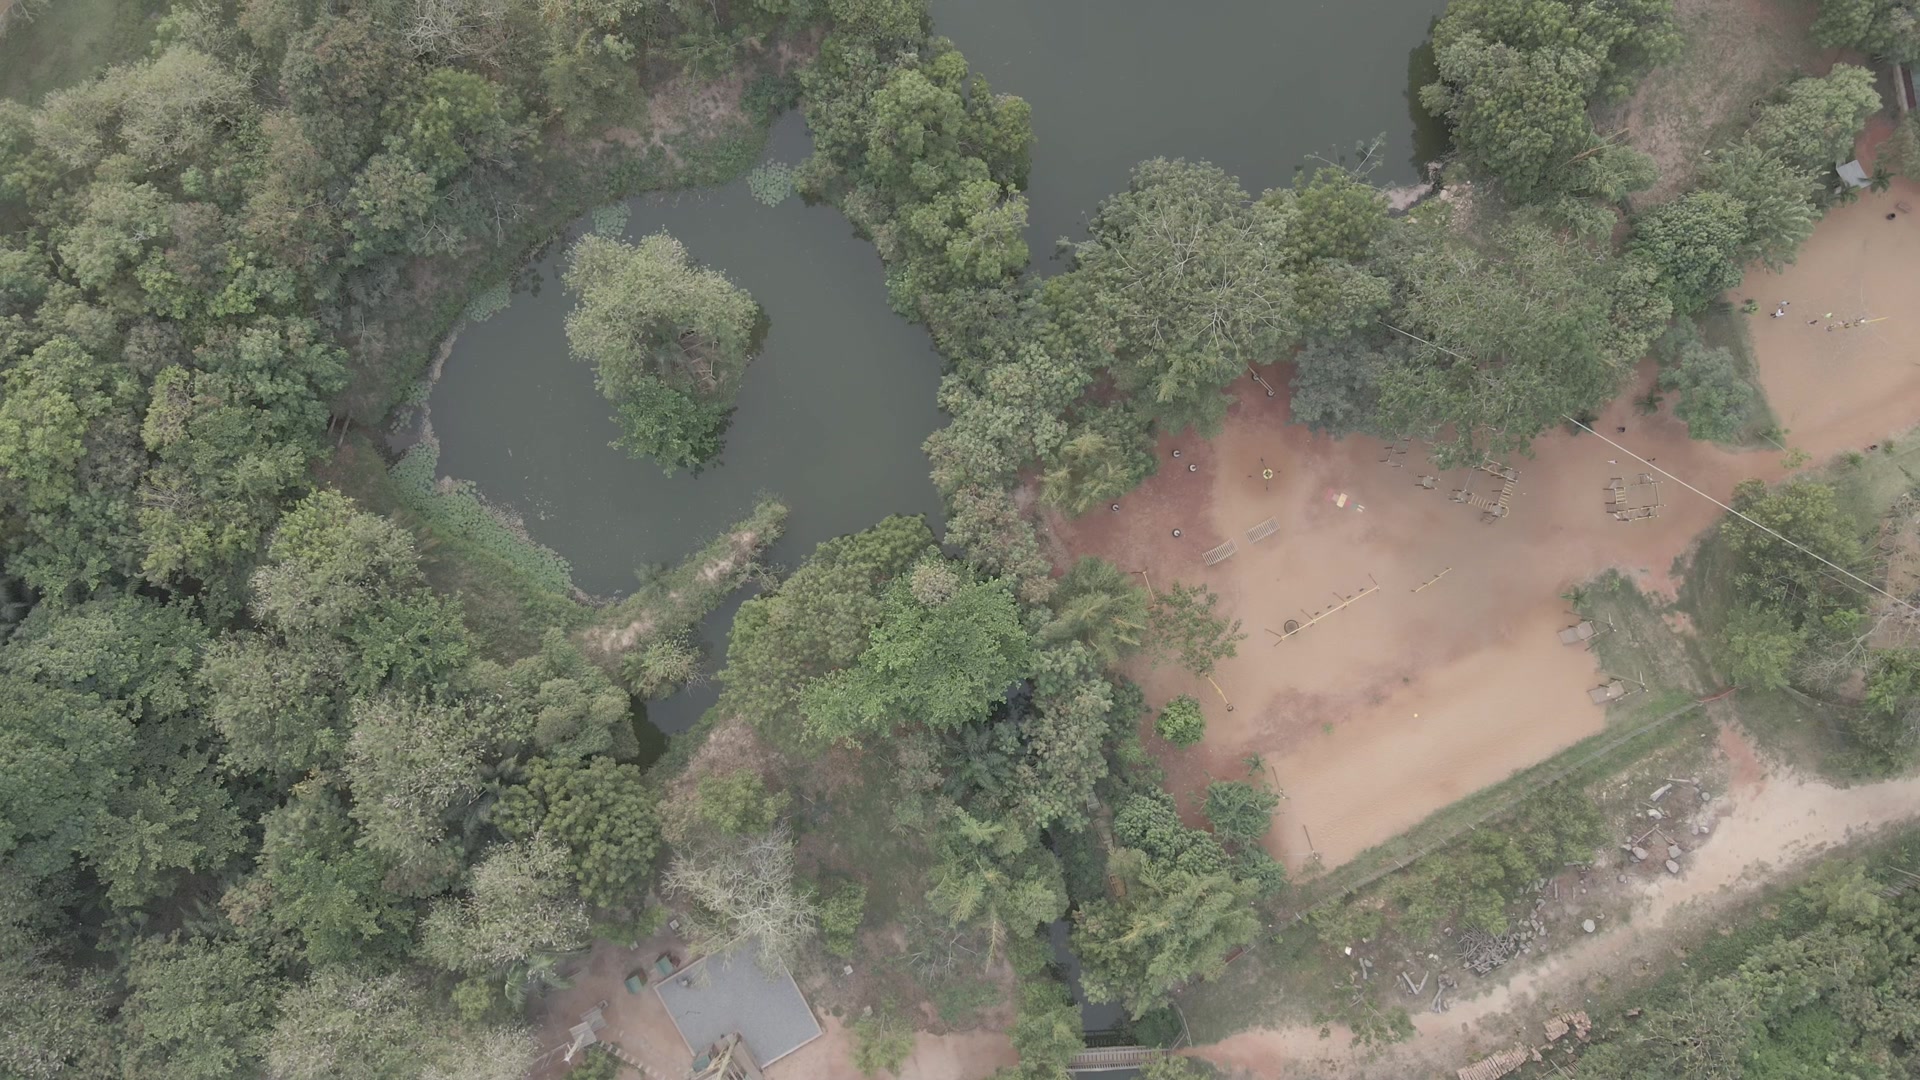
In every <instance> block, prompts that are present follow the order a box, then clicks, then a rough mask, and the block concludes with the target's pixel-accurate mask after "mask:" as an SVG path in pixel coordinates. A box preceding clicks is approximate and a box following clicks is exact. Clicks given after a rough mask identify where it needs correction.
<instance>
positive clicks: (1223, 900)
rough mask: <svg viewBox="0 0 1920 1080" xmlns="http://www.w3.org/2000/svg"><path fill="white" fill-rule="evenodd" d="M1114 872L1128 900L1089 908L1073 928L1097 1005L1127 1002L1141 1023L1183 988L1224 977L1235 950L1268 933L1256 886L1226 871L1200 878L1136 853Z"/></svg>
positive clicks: (1115, 861)
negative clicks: (1257, 902)
mask: <svg viewBox="0 0 1920 1080" xmlns="http://www.w3.org/2000/svg"><path fill="white" fill-rule="evenodd" d="M1107 869H1108V872H1109V873H1110V874H1112V875H1113V876H1114V877H1116V878H1119V879H1120V880H1121V881H1122V882H1123V883H1124V884H1125V886H1126V891H1125V894H1124V895H1123V896H1122V897H1121V898H1119V899H1112V898H1108V899H1101V900H1096V901H1094V902H1093V903H1090V904H1088V905H1086V906H1085V907H1083V908H1081V909H1080V912H1079V914H1078V916H1077V917H1076V920H1075V925H1074V930H1073V946H1074V951H1075V952H1076V953H1078V954H1079V956H1080V959H1081V962H1082V964H1083V965H1084V967H1083V968H1082V970H1081V976H1080V980H1081V986H1082V987H1083V988H1084V990H1085V991H1086V995H1087V997H1088V998H1089V999H1091V1000H1093V1001H1117V1002H1121V1003H1123V1004H1125V1005H1126V1007H1127V1010H1128V1012H1130V1013H1131V1014H1132V1015H1134V1016H1136V1017H1138V1016H1140V1015H1142V1014H1144V1013H1145V1012H1147V1010H1149V1009H1152V1008H1155V1007H1157V1006H1159V1005H1163V1004H1165V1003H1166V1002H1167V1001H1168V1000H1169V997H1170V995H1171V994H1172V992H1173V990H1174V988H1175V987H1177V986H1179V985H1181V984H1182V983H1186V982H1189V981H1191V980H1193V979H1196V978H1198V979H1210V978H1213V977H1215V976H1217V975H1218V974H1219V973H1220V972H1221V971H1223V970H1225V968H1226V959H1227V953H1228V951H1229V950H1231V949H1234V948H1236V947H1238V946H1241V945H1245V944H1246V943H1248V942H1249V941H1252V940H1253V937H1254V935H1255V934H1257V933H1258V932H1259V930H1260V916H1259V915H1258V914H1257V913H1255V912H1254V910H1253V909H1252V907H1251V906H1250V902H1251V900H1252V899H1253V893H1254V886H1252V885H1250V884H1244V883H1239V882H1236V881H1235V880H1234V879H1233V877H1232V876H1231V875H1229V874H1228V873H1227V872H1226V871H1225V870H1218V871H1214V872H1211V873H1195V872H1193V871H1189V870H1183V869H1180V868H1178V867H1175V866H1172V865H1169V864H1166V863H1163V862H1161V861H1159V860H1157V859H1154V858H1151V857H1150V856H1148V855H1147V854H1146V853H1145V852H1141V851H1135V850H1132V849H1128V848H1120V849H1118V850H1116V851H1115V852H1114V853H1113V855H1112V857H1111V858H1110V859H1109V860H1108V863H1107Z"/></svg>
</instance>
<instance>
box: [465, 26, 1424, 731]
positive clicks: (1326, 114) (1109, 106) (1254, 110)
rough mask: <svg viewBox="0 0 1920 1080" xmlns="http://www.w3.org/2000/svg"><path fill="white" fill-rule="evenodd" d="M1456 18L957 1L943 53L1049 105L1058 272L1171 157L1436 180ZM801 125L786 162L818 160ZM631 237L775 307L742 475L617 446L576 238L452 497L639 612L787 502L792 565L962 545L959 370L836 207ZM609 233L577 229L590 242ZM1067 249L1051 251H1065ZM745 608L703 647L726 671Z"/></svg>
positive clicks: (747, 403)
mask: <svg viewBox="0 0 1920 1080" xmlns="http://www.w3.org/2000/svg"><path fill="white" fill-rule="evenodd" d="M1443 7H1444V0H1345V2H1340V3H1334V2H1324V0H1316V2H1311V3H1284V4H1273V3H1260V2H1256V0H1231V2H1228V0H1202V2H1199V3H1194V4H1182V5H1175V4H1165V3H1160V2H1154V0H1101V2H1100V3H1098V4H1097V5H1096V4H1095V3H1094V2H1093V0H1048V2H1047V3H1044V4H1033V3H1030V2H1029V0H966V2H962V0H935V2H934V5H933V9H934V16H935V29H936V30H937V31H938V32H939V33H942V34H945V35H947V36H949V37H951V38H953V39H954V41H955V42H956V43H957V44H958V45H959V47H960V49H961V50H962V51H963V52H964V53H966V55H967V57H968V59H969V60H970V61H971V62H972V64H973V66H974V69H975V70H976V71H978V72H980V73H981V74H983V75H984V76H986V77H987V78H988V79H989V80H990V81H991V82H992V84H993V86H994V88H995V89H996V90H1001V91H1006V92H1010V93H1016V94H1020V95H1021V96H1023V97H1026V98H1027V99H1028V100H1029V101H1031V102H1032V103H1033V109H1034V117H1033V123H1034V131H1035V135H1036V138H1037V143H1036V145H1035V147H1034V153H1033V177H1032V187H1031V188H1030V190H1029V193H1028V195H1029V200H1030V204H1031V207H1030V209H1031V216H1030V226H1029V230H1028V236H1029V242H1030V243H1031V244H1032V245H1033V251H1034V257H1035V269H1036V270H1037V271H1039V272H1042V273H1045V272H1050V271H1051V270H1052V269H1054V268H1056V267H1057V265H1058V264H1057V263H1053V262H1050V260H1049V257H1050V256H1051V254H1052V252H1053V243H1052V241H1053V238H1056V237H1059V236H1063V235H1074V236H1078V235H1081V234H1082V233H1083V231H1084V230H1083V228H1082V222H1084V220H1085V218H1086V215H1087V213H1088V212H1089V211H1090V210H1091V209H1092V208H1093V206H1094V205H1095V204H1096V203H1097V202H1098V201H1099V200H1100V199H1101V197H1103V196H1105V195H1107V194H1109V193H1110V192H1112V191H1115V190H1117V189H1119V188H1122V187H1124V186H1125V184H1126V182H1127V173H1128V171H1129V169H1131V167H1132V166H1133V164H1134V163H1135V162H1137V161H1139V160H1141V159H1143V158H1147V157H1152V156H1155V155H1166V156H1185V157H1189V158H1206V159H1208V160H1211V161H1214V162H1216V163H1218V164H1220V165H1221V166H1223V167H1224V168H1226V169H1228V170H1229V171H1231V172H1233V173H1235V174H1236V175H1238V176H1240V177H1241V180H1242V182H1243V183H1244V184H1246V185H1247V187H1248V188H1249V189H1250V190H1253V191H1258V190H1260V189H1262V188H1265V187H1271V186H1275V185H1279V184H1284V183H1286V182H1288V181H1289V180H1290V178H1291V177H1292V175H1293V171H1294V166H1295V165H1296V164H1298V163H1300V162H1301V161H1303V160H1304V159H1305V157H1306V155H1308V154H1313V153H1322V154H1325V155H1327V156H1330V157H1331V156H1336V155H1337V153H1338V152H1339V151H1340V150H1341V149H1343V148H1351V147H1352V145H1353V144H1354V143H1355V142H1356V141H1357V140H1363V139H1368V138H1371V137H1372V136H1374V135H1377V134H1381V133H1385V135H1386V142H1385V144H1384V146H1383V150H1382V153H1383V157H1382V163H1381V165H1380V167H1379V168H1378V169H1377V170H1376V171H1375V173H1374V177H1375V179H1376V180H1377V181H1378V182H1382V183H1404V182H1406V181H1408V180H1410V179H1412V178H1413V177H1414V176H1415V175H1416V169H1415V167H1414V164H1413V162H1414V159H1415V156H1416V155H1415V152H1414V141H1415V140H1414V131H1415V125H1414V122H1413V120H1412V119H1411V117H1410V111H1409V103H1408V96H1407V94H1408V92H1407V83H1408V79H1407V71H1408V64H1409V58H1410V57H1411V56H1412V55H1413V54H1414V50H1416V49H1417V48H1418V46H1420V44H1421V43H1422V42H1423V41H1424V40H1425V38H1426V35H1427V31H1428V27H1429V25H1430V23H1431V21H1432V19H1433V17H1434V16H1435V15H1437V14H1438V13H1439V12H1440V11H1441V10H1442V8H1443ZM808 147H809V140H808V137H807V133H806V128H805V125H804V123H803V122H802V120H801V119H800V117H799V116H798V115H789V116H787V117H785V118H783V119H782V120H781V121H780V122H779V123H778V124H776V125H775V127H774V130H773V133H772V136H771V138H770V140H769V145H768V148H767V155H766V156H767V159H768V160H770V161H783V162H787V163H789V164H792V163H797V162H799V161H800V160H801V159H802V158H804V157H805V156H806V154H807V152H808ZM628 205H629V206H630V207H631V209H632V217H631V220H630V221H629V223H628V227H627V235H628V236H629V238H637V237H640V236H643V235H646V234H647V233H650V232H654V231H658V230H660V229H665V230H667V231H668V232H671V233H672V234H673V235H674V236H676V237H678V238H679V239H680V240H681V241H682V242H683V243H685V244H686V246H687V250H688V251H689V252H690V253H691V255H692V257H693V258H694V260H695V261H697V262H699V263H702V264H705V265H708V266H713V267H717V268H719V269H721V270H723V271H725V272H726V273H727V275H728V276H729V277H731V278H733V280H734V281H735V282H737V283H738V284H740V285H741V286H743V287H744V288H746V289H747V290H748V291H749V292H751V293H752V294H753V297H754V299H755V300H757V301H759V303H760V304H761V306H762V307H763V308H764V309H765V310H766V313H767V316H768V318H769V321H770V328H769V331H768V334H767V338H766V342H765V345H764V348H763V350H762V352H761V354H760V356H759V357H758V358H757V359H756V360H754V362H753V363H752V365H751V366H750V367H749V368H748V369H747V374H746V379H745V384H744V386H743V388H742V390H741V393H740V397H739V402H738V410H737V411H736V412H735V413H734V416H733V423H732V426H731V427H730V428H729V429H728V431H727V435H726V447H725V450H724V452H723V453H722V455H721V456H720V457H719V458H718V459H717V460H716V461H714V462H712V463H711V464H710V465H709V466H708V467H707V468H706V469H705V470H704V471H703V472H702V473H700V474H699V475H698V476H694V475H691V474H688V473H686V472H681V473H680V474H678V475H676V476H673V477H667V476H665V475H663V474H662V472H661V470H660V469H659V467H658V466H656V465H654V464H653V463H652V462H651V461H645V460H638V459H634V458H630V457H628V456H627V455H626V454H625V452H623V451H620V450H616V449H614V448H613V447H612V446H610V445H608V444H609V443H610V442H611V441H612V440H613V439H615V438H616V437H618V434H619V431H618V429H617V427H616V426H615V424H614V422H613V417H612V408H611V407H610V406H609V405H608V404H607V403H606V401H605V400H604V399H603V398H602V397H601V396H600V394H599V392H598V391H597V390H596V389H595V388H594V385H593V372H592V370H591V369H590V368H589V367H588V365H586V364H584V363H582V362H580V361H577V360H574V359H573V358H571V357H570V356H569V355H568V352H567V344H566V336H565V334H564V333H563V331H562V320H563V319H564V318H565V316H566V313H567V311H568V310H569V309H570V307H571V306H572V298H571V297H569V296H567V295H566V293H565V291H564V290H563V289H561V287H560V283H559V273H560V270H561V267H562V258H563V254H564V250H565V246H566V240H567V238H561V239H559V240H556V242H555V243H554V244H552V245H551V246H550V247H549V248H548V250H547V251H546V252H545V253H544V254H543V255H542V257H540V258H539V259H538V260H536V262H535V263H534V264H533V265H532V266H530V267H529V268H528V269H527V270H526V271H525V272H524V273H523V274H522V275H521V276H520V278H519V279H518V280H517V281H516V285H515V291H514V296H513V302H512V305H511V306H510V307H508V308H507V309H506V310H505V311H502V312H500V313H498V314H496V315H495V316H493V318H492V319H490V320H488V321H487V322H484V323H479V324H474V325H470V326H468V327H467V328H466V329H465V330H464V331H463V332H462V334H461V335H460V338H459V340H458V341H456V342H455V344H454V347H453V350H452V352H451V354H450V355H449V357H448V360H447V363H446V366H445V369H444V373H443V375H442V377H441V379H440V381H439V383H438V384H437V385H436V386H435V388H434V390H433V393H432V396H431V398H430V402H429V403H430V406H431V409H432V418H433V426H434V430H435V433H436V434H437V436H438V437H439V440H440V470H441V472H442V474H443V475H448V476H456V477H460V478H463V479H467V480H472V481H474V482H476V483H477V484H478V485H479V486H480V489H481V490H482V491H483V492H484V493H486V495H487V496H488V497H490V498H492V499H494V500H496V501H498V502H502V503H505V504H507V505H509V506H512V507H513V508H514V509H516V510H518V511H519V512H520V513H521V514H522V515H523V516H524V517H525V519H526V523H527V527H528V530H529V532H531V533H532V535H533V536H534V537H535V538H536V539H538V540H539V541H541V542H542V543H544V544H546V545H548V546H549V547H552V548H553V549H554V550H556V551H558V552H559V553H560V554H562V555H564V556H565V557H566V558H567V559H568V560H569V561H570V562H571V563H572V564H573V574H574V581H575V583H576V584H578V585H579V586H580V587H581V588H583V589H585V590H587V591H588V592H592V593H597V594H602V595H614V594H622V593H625V592H627V591H628V590H630V589H631V588H632V586H633V584H634V570H635V569H636V568H637V567H639V566H642V565H645V564H648V563H672V562H675V561H677V560H678V559H680V558H681V557H682V556H684V555H686V554H687V553H688V552H690V551H692V550H694V549H695V548H697V547H699V546H700V545H701V544H702V543H704V542H706V541H707V540H708V539H710V538H711V537H713V536H714V535H715V534H717V533H718V532H720V531H721V530H722V529H724V528H726V527H727V526H728V525H729V524H731V523H732V522H734V521H737V520H739V519H740V518H743V517H745V516H746V515H747V514H748V513H749V512H750V511H751V510H752V507H753V503H754V500H755V497H756V496H757V495H758V494H759V493H762V492H771V493H774V494H776V495H778V496H780V497H781V498H782V499H784V500H785V501H786V503H787V505H788V506H789V507H790V508H791V510H792V516H791V517H790V519H789V521H788V527H787V533H786V536H785V537H784V538H783V539H782V540H781V541H780V543H779V544H777V545H776V546H775V547H774V549H773V551H772V552H771V554H770V558H771V560H772V561H773V562H775V563H776V564H779V565H782V566H786V567H792V566H794V565H797V564H798V563H799V562H800V560H802V559H803V558H805V557H806V555H807V553H808V552H810V551H812V549H813V546H814V545H815V544H817V543H818V542H820V541H821V540H825V539H827V538H829V537H833V536H838V535H841V534H844V533H848V532H853V531H856V530H858V529H862V528H865V527H867V526H869V525H871V524H873V523H874V522H876V521H878V520H879V519H880V518H882V517H885V516H886V515H888V514H891V513H905V514H926V515H928V517H929V518H930V519H932V520H933V521H934V524H935V525H936V528H937V526H938V524H939V515H940V506H939V497H938V494H937V493H936V492H935V491H934V489H933V486H932V484H931V483H930V482H929V481H928V479H927V461H926V457H925V455H924V454H922V453H921V451H920V444H921V442H922V441H924V440H925V438H926V436H927V435H928V434H929V433H930V432H932V431H933V429H934V428H935V427H937V426H939V425H940V424H941V423H942V417H941V415H940V413H939V410H938V409H937V408H936V407H935V405H934V390H935V387H936V386H937V385H938V382H939V376H940V366H941V362H940V357H939V356H938V355H937V354H935V352H934V351H933V348H932V344H931V342H930V341H929V339H928V337H927V334H926V332H925V331H924V330H922V329H921V328H919V327H917V326H913V325H910V324H909V323H907V322H906V321H905V320H903V319H901V318H900V317H899V316H897V315H895V314H893V312H892V311H891V310H890V309H889V308H888V307H887V303H886V289H885V284H884V274H883V273H882V270H881V267H880V263H879V260H878V259H877V258H876V257H875V255H874V252H873V247H872V245H871V244H869V243H868V242H866V241H865V240H863V239H861V238H860V237H858V236H856V235H854V232H853V229H852V227H851V226H850V225H849V224H848V223H847V221H846V219H845V218H844V217H842V216H841V215H840V213H839V212H838V211H836V210H834V209H832V208H831V207H825V206H806V205H804V204H803V203H802V202H801V201H800V200H799V199H797V198H795V199H789V200H788V201H786V202H785V203H782V204H781V205H779V206H777V207H767V206H763V205H761V204H760V203H758V202H756V201H755V200H754V199H753V198H752V196H751V194H750V193H749V192H748V190H747V186H746V183H745V182H744V181H737V182H735V183H733V184H729V185H727V186H726V187H723V188H718V189H712V190H707V191H700V192H682V193H677V194H674V195H667V196H648V197H642V198H636V199H633V200H630V201H629V204H628ZM583 228H584V225H580V226H576V227H575V229H574V230H572V235H577V234H578V232H579V231H581V229H583ZM1042 237H1045V238H1046V239H1045V240H1044V241H1043V240H1041V239H1040V238H1042ZM738 604H739V599H738V598H736V599H735V600H734V601H732V602H730V603H729V604H727V605H726V606H725V607H723V608H722V609H721V610H719V611H717V612H715V613H714V615H713V616H712V617H710V618H709V619H708V620H707V621H706V623H705V624H703V626H702V629H701V636H702V638H703V640H704V641H705V642H706V644H707V645H708V647H709V651H710V652H711V653H712V654H713V655H714V656H715V657H716V658H717V657H718V655H719V654H720V652H721V651H722V650H723V649H724V643H725V634H726V628H727V627H728V625H730V624H731V621H732V617H733V611H734V609H735V608H737V607H738ZM712 700H713V688H712V687H711V686H705V687H696V688H694V689H692V690H689V691H685V692H682V693H680V694H677V695H675V696H673V697H671V698H669V699H667V700H664V701H660V702H655V703H653V705H652V706H650V708H649V718H650V719H651V720H652V721H653V722H654V723H655V724H656V725H658V726H659V727H661V728H662V729H664V730H667V731H682V730H685V729H686V728H687V727H688V726H690V725H691V724H692V723H693V722H694V721H695V720H697V719H698V718H699V715H700V713H701V712H702V711H703V710H704V709H705V708H706V707H707V706H708V705H709V704H711V703H712Z"/></svg>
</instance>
